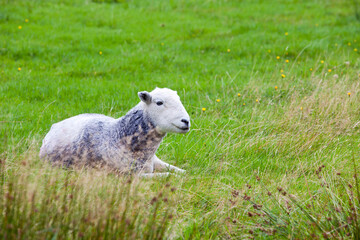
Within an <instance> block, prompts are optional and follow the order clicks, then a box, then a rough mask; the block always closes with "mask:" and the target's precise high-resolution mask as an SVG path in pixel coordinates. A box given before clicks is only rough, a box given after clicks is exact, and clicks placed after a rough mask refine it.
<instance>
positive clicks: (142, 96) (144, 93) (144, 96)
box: [138, 91, 152, 104]
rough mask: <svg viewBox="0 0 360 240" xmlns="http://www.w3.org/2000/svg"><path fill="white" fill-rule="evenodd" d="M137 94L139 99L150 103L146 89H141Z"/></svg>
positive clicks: (149, 96)
mask: <svg viewBox="0 0 360 240" xmlns="http://www.w3.org/2000/svg"><path fill="white" fill-rule="evenodd" d="M138 96H139V98H140V100H141V101H143V102H144V103H146V104H150V103H151V99H152V98H151V95H150V93H148V92H147V91H142V92H138Z"/></svg>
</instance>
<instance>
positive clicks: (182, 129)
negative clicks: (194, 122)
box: [173, 124, 189, 132]
mask: <svg viewBox="0 0 360 240" xmlns="http://www.w3.org/2000/svg"><path fill="white" fill-rule="evenodd" d="M173 125H174V126H175V127H176V128H177V129H180V130H181V131H184V132H185V131H186V132H187V131H189V127H178V126H176V125H175V124H173Z"/></svg>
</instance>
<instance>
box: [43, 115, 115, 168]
mask: <svg viewBox="0 0 360 240" xmlns="http://www.w3.org/2000/svg"><path fill="white" fill-rule="evenodd" d="M114 122H115V119H113V118H111V117H107V116H105V115H101V114H81V115H77V116H74V117H71V118H68V119H65V120H63V121H61V122H58V123H55V124H53V125H52V126H51V129H50V131H49V133H48V134H47V135H46V136H45V138H44V140H43V145H42V147H41V149H40V157H41V158H48V159H49V160H50V161H52V162H62V163H64V164H66V165H71V164H74V163H77V162H78V163H80V162H82V163H88V162H91V161H93V162H94V161H101V160H102V158H103V157H102V152H101V151H102V149H104V148H106V147H107V146H102V145H103V144H110V142H111V141H110V140H109V138H111V127H112V125H114Z"/></svg>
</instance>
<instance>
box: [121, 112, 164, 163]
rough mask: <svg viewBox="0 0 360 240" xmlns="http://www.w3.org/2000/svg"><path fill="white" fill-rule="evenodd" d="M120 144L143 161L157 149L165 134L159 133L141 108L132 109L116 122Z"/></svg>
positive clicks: (134, 156)
mask: <svg viewBox="0 0 360 240" xmlns="http://www.w3.org/2000/svg"><path fill="white" fill-rule="evenodd" d="M117 130H118V131H117V132H118V134H117V135H118V139H119V140H120V144H121V145H122V146H124V147H125V148H126V149H127V150H129V151H130V152H131V153H132V156H133V158H135V159H137V160H139V161H141V162H144V161H147V160H148V159H149V158H150V157H152V156H153V155H154V154H155V152H156V150H157V149H158V147H159V145H160V143H161V141H162V139H163V137H164V136H165V134H163V133H160V132H159V131H158V130H157V129H156V127H155V125H154V124H153V123H152V122H151V121H150V119H149V118H148V117H147V116H146V115H145V114H144V112H143V110H139V109H133V110H131V111H129V112H128V113H127V114H126V115H125V116H123V117H122V118H120V119H119V120H118V123H117Z"/></svg>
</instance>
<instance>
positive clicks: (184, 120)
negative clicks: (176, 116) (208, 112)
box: [181, 119, 189, 126]
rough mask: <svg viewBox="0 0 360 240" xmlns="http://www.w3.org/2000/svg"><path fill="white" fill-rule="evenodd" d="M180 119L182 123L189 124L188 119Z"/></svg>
mask: <svg viewBox="0 0 360 240" xmlns="http://www.w3.org/2000/svg"><path fill="white" fill-rule="evenodd" d="M181 121H182V122H183V123H185V125H186V126H189V121H188V120H186V119H181Z"/></svg>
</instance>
